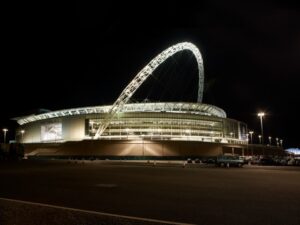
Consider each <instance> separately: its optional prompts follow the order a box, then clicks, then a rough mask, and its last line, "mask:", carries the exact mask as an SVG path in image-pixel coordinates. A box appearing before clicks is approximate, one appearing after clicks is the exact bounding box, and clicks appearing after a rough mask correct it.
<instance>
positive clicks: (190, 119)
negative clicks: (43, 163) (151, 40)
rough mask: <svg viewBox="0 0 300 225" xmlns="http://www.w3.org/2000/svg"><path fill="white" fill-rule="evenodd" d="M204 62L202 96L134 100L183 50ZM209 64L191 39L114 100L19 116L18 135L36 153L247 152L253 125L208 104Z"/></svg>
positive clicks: (152, 63)
mask: <svg viewBox="0 0 300 225" xmlns="http://www.w3.org/2000/svg"><path fill="white" fill-rule="evenodd" d="M185 50H188V51H190V52H191V53H192V54H193V55H194V56H195V58H196V60H197V65H198V75H199V83H198V96H197V97H198V98H197V102H194V103H192V102H142V103H129V100H130V98H131V97H132V95H133V94H134V93H135V91H136V90H137V89H138V88H139V87H140V86H141V84H142V83H143V82H144V81H145V80H146V79H147V78H148V77H149V76H150V75H151V74H152V72H153V71H154V70H155V69H156V68H157V67H158V66H159V65H160V64H162V63H163V62H164V61H165V60H166V59H168V58H169V57H171V56H173V55H174V54H176V53H177V52H180V51H185ZM203 86H204V69H203V61H202V56H201V53H200V51H199V50H198V48H197V47H196V46H195V45H194V44H192V43H189V42H183V43H178V44H176V45H173V46H171V47H169V48H168V49H166V50H164V51H163V52H162V53H160V54H159V55H157V56H156V57H155V58H154V59H153V60H151V61H150V63H148V65H146V66H145V67H144V68H143V69H142V70H141V71H140V72H139V73H138V74H137V75H136V76H135V78H134V79H133V80H132V81H131V82H130V83H129V84H128V85H127V87H126V88H125V89H124V90H123V92H122V93H121V94H120V96H119V97H118V99H117V100H116V101H115V102H114V104H113V105H105V106H91V107H82V108H74V109H64V110H58V111H48V112H43V113H39V114H34V115H27V116H22V117H18V118H14V119H15V120H16V121H17V123H18V124H19V125H20V126H19V128H18V132H17V134H18V135H17V137H16V138H17V140H18V142H21V143H23V144H24V146H25V152H26V153H27V154H28V155H32V156H57V157H69V156H70V157H71V156H95V157H114V156H115V157H122V156H124V157H127V156H132V157H152V156H153V157H154V156H155V157H179V156H180V157H183V156H210V155H217V154H221V153H224V152H234V153H239V154H242V155H243V154H246V151H247V150H248V149H247V144H248V137H247V125H246V124H245V123H243V122H240V121H237V120H234V119H230V118H227V116H226V113H225V111H224V110H222V109H221V108H218V107H216V106H213V105H209V104H203V103H202V97H203Z"/></svg>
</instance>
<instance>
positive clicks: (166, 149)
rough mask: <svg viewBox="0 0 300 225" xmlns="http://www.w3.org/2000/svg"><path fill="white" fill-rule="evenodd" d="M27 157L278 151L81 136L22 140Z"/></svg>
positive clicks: (176, 155)
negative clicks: (54, 140) (47, 140)
mask: <svg viewBox="0 0 300 225" xmlns="http://www.w3.org/2000/svg"><path fill="white" fill-rule="evenodd" d="M24 146H25V155H26V156H27V157H29V158H30V157H46V158H63V159H70V158H77V159H90V158H91V157H93V158H99V159H115V158H120V159H122V158H123V159H124V158H128V159H134V158H136V159H149V158H154V159H155V158H157V159H186V158H189V157H191V158H206V157H215V156H217V155H220V154H224V153H233V154H238V155H243V156H250V155H280V154H283V150H282V149H281V148H277V147H275V146H274V147H270V146H260V145H243V144H223V143H205V142H190V141H150V140H84V141H77V142H75V141H74V142H64V143H35V144H24Z"/></svg>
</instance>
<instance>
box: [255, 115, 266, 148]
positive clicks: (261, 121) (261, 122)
mask: <svg viewBox="0 0 300 225" xmlns="http://www.w3.org/2000/svg"><path fill="white" fill-rule="evenodd" d="M257 116H258V117H259V118H260V130H261V144H263V143H264V128H263V117H264V116H265V113H264V112H260V113H258V114H257Z"/></svg>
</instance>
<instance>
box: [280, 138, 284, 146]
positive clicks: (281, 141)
mask: <svg viewBox="0 0 300 225" xmlns="http://www.w3.org/2000/svg"><path fill="white" fill-rule="evenodd" d="M282 142H283V140H282V139H280V145H281V147H282Z"/></svg>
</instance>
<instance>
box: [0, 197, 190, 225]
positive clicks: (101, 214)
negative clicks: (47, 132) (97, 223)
mask: <svg viewBox="0 0 300 225" xmlns="http://www.w3.org/2000/svg"><path fill="white" fill-rule="evenodd" d="M0 200H3V201H9V202H16V203H22V204H28V205H35V206H42V207H48V208H55V209H64V210H70V211H74V212H83V213H90V214H94V215H100V216H111V217H117V218H124V219H131V220H138V221H145V222H154V223H164V224H174V225H195V224H191V223H180V222H172V221H166V220H156V219H148V218H142V217H135V216H124V215H118V214H112V213H104V212H97V211H92V210H84V209H75V208H69V207H63V206H57V205H50V204H44V203H37V202H29V201H22V200H16V199H9V198H0Z"/></svg>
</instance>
